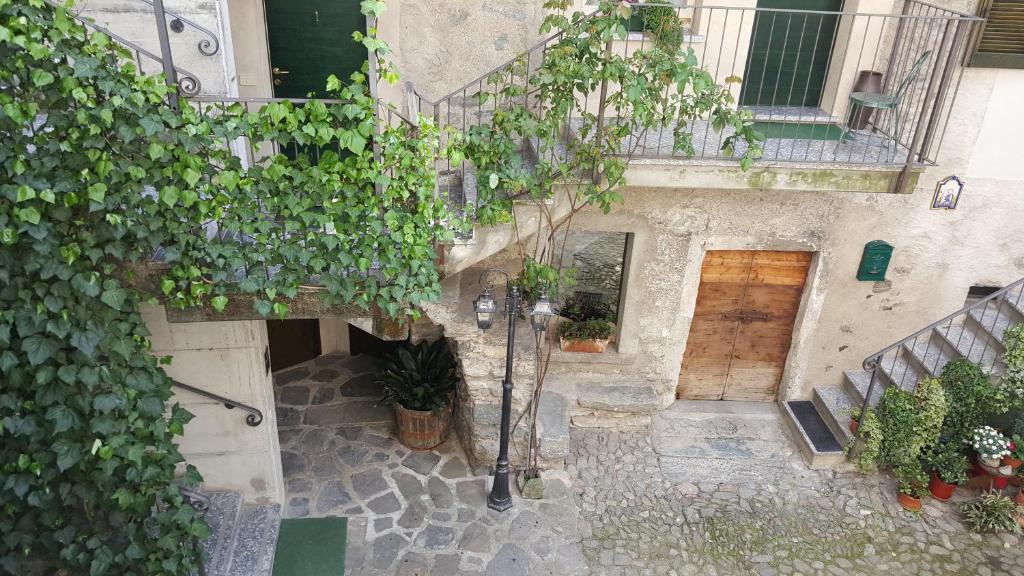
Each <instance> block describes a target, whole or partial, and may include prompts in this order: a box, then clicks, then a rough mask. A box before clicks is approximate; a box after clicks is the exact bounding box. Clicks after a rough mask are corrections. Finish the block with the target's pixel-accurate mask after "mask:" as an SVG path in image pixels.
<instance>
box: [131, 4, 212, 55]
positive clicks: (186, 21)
mask: <svg viewBox="0 0 1024 576" xmlns="http://www.w3.org/2000/svg"><path fill="white" fill-rule="evenodd" d="M139 1H140V2H143V3H145V4H149V5H150V6H153V0H139ZM154 8H155V7H154ZM164 16H165V19H166V22H167V27H168V28H170V30H171V32H174V33H175V34H181V33H182V32H184V31H185V27H186V26H187V27H189V28H192V29H193V30H195V31H197V32H199V33H200V34H203V35H205V36H206V38H203V39H201V40H200V41H199V43H198V44H197V45H196V49H197V50H199V53H200V54H202V55H203V56H213V55H214V54H216V53H217V52H219V51H220V39H219V38H217V34H216V32H214V31H213V30H210V29H209V28H207V27H206V26H203V25H202V24H200V23H198V22H196V21H195V20H192V19H190V18H187V17H185V16H183V15H181V14H179V13H177V12H172V11H170V10H167V9H165V10H164Z"/></svg>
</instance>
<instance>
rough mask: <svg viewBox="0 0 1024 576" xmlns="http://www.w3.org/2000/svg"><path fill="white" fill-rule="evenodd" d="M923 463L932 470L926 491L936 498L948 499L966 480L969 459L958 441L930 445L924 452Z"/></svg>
mask: <svg viewBox="0 0 1024 576" xmlns="http://www.w3.org/2000/svg"><path fill="white" fill-rule="evenodd" d="M925 463H926V464H927V465H928V468H930V469H931V472H932V476H931V480H930V481H929V482H928V491H929V492H931V494H932V496H934V497H935V498H937V499H938V500H942V501H946V500H949V499H950V498H951V497H952V496H953V492H954V491H956V487H957V486H959V485H961V484H963V483H965V482H967V468H968V466H970V461H969V460H968V459H967V455H966V454H964V452H963V448H962V445H959V444H958V443H954V442H947V443H945V444H939V445H937V446H932V448H931V449H930V450H929V451H928V452H927V453H926V454H925Z"/></svg>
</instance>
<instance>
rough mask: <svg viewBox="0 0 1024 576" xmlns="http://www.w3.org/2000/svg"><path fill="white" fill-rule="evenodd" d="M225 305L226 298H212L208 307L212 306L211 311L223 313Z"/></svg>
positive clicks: (226, 302) (226, 303)
mask: <svg viewBox="0 0 1024 576" xmlns="http://www.w3.org/2000/svg"><path fill="white" fill-rule="evenodd" d="M227 305H228V297H227V296H214V297H213V298H210V306H213V309H214V310H216V311H217V312H223V311H224V307H225V306H227Z"/></svg>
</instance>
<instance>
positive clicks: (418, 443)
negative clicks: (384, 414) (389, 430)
mask: <svg viewBox="0 0 1024 576" xmlns="http://www.w3.org/2000/svg"><path fill="white" fill-rule="evenodd" d="M395 419H396V420H397V421H398V440H399V441H400V442H401V443H402V444H405V445H406V446H408V447H409V448H412V449H413V450H430V449H431V448H436V447H437V446H439V445H441V444H443V443H444V441H445V440H447V439H448V429H449V428H450V427H451V426H449V424H450V423H451V419H452V403H451V401H449V402H448V405H447V406H445V407H444V408H443V409H442V410H440V411H439V412H437V413H435V412H434V411H432V410H409V409H408V408H404V407H402V406H401V405H399V404H395Z"/></svg>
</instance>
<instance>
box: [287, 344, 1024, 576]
mask: <svg viewBox="0 0 1024 576" xmlns="http://www.w3.org/2000/svg"><path fill="white" fill-rule="evenodd" d="M373 369H374V363H373V362H372V361H369V360H367V359H366V358H365V357H361V356H357V357H353V358H350V357H345V356H325V357H321V358H318V359H316V360H314V361H311V362H308V363H305V364H303V365H300V366H298V367H296V368H292V369H289V370H286V371H283V372H280V373H277V374H276V375H275V382H276V388H277V394H278V418H279V427H280V436H281V445H282V457H283V462H284V470H285V476H286V480H287V490H288V502H287V505H286V507H285V510H284V514H285V517H301V516H307V515H308V516H326V515H341V516H347V517H349V544H348V546H349V549H348V564H347V570H346V573H348V574H368V575H383V574H388V575H390V574H405V575H428V574H438V575H442V574H443V575H446V576H447V575H454V574H488V575H519V574H522V575H534V574H557V575H558V576H569V575H572V574H595V575H609V576H625V575H637V576H639V575H648V574H652V575H661V574H667V575H684V574H695V575H696V574H700V575H707V574H710V575H733V574H736V575H745V574H758V575H765V576H767V575H773V574H804V575H811V574H834V575H840V576H841V575H859V574H885V573H889V574H928V575H933V574H934V575H947V574H948V575H960V574H972V575H974V574H977V575H980V576H1009V575H1011V574H1020V573H1021V566H1024V550H1022V546H1021V544H1022V541H1021V539H1020V538H1019V537H1017V536H1014V535H1006V534H1003V535H998V536H994V535H988V536H986V537H984V538H983V537H982V536H980V535H977V534H973V533H971V532H968V531H967V530H966V529H965V528H964V527H963V526H962V525H961V523H960V520H959V513H958V512H957V511H956V510H955V504H945V503H941V502H937V501H935V500H926V501H925V505H924V511H923V513H922V514H920V515H914V514H910V513H907V512H904V511H903V510H902V509H900V508H899V506H898V505H897V503H896V499H895V483H894V481H893V480H892V479H891V477H890V476H888V475H885V476H883V475H875V476H862V475H860V474H856V473H852V472H833V471H813V470H808V469H807V468H806V467H805V466H804V465H803V462H802V461H801V460H800V457H799V455H798V454H797V453H796V451H795V450H794V449H793V445H792V443H791V442H790V441H789V439H788V437H787V436H786V434H785V432H784V431H783V429H782V427H781V421H780V420H779V415H778V412H777V410H776V409H775V408H774V406H773V405H770V404H767V405H766V404H760V405H751V404H735V403H700V402H677V403H676V404H674V405H673V406H671V407H670V408H668V409H666V410H664V411H662V412H661V413H659V414H657V415H656V416H655V417H654V422H653V425H652V426H651V427H650V428H637V429H632V430H621V431H610V430H602V429H584V428H575V429H573V431H572V441H571V450H570V454H569V457H568V462H567V470H568V477H570V478H571V479H572V480H571V482H572V486H571V487H570V486H567V485H562V486H563V488H564V489H562V490H557V489H556V490H554V491H553V493H551V496H552V497H551V498H549V499H547V500H543V501H535V500H524V499H522V498H519V497H518V496H515V497H514V501H515V507H514V508H513V509H512V510H510V511H508V512H506V513H504V514H499V513H496V512H493V511H490V510H488V509H487V508H486V504H485V499H486V488H487V478H486V477H485V476H481V475H477V474H474V472H473V471H472V470H470V469H469V466H468V465H467V462H466V460H465V456H464V453H463V451H462V449H461V448H460V447H459V445H458V443H457V442H456V441H455V439H454V438H453V439H451V440H449V441H448V442H447V443H446V444H444V445H443V446H441V447H440V448H439V449H437V450H434V451H428V452H410V451H409V450H407V449H405V448H403V447H401V446H400V445H399V444H398V443H397V441H395V440H394V439H393V437H392V434H391V427H392V417H391V414H390V411H388V410H387V409H382V408H375V407H374V406H373V403H374V402H373V401H374V399H375V397H376V395H377V390H375V389H374V388H373V386H372V377H371V375H372V373H373ZM552 485H553V486H558V484H557V483H555V484H552ZM959 492H961V493H964V492H966V493H964V494H961V495H959V496H956V497H955V498H954V500H955V501H963V500H965V499H966V498H968V497H972V496H973V495H974V494H975V491H973V490H970V491H965V490H963V489H961V490H960V491H959ZM1007 494H1011V492H1010V491H1007Z"/></svg>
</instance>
